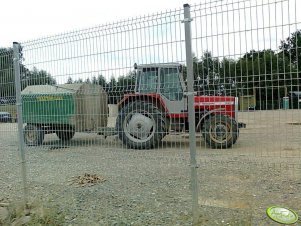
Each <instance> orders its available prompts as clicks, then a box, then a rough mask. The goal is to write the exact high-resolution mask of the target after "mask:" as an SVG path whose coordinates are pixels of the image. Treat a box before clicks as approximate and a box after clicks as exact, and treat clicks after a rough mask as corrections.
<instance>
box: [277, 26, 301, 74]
mask: <svg viewBox="0 0 301 226" xmlns="http://www.w3.org/2000/svg"><path fill="white" fill-rule="evenodd" d="M300 48H301V30H297V31H295V32H294V33H292V34H291V36H289V37H287V38H286V39H285V40H282V41H281V44H280V47H279V49H280V50H281V51H282V52H281V53H283V54H284V55H285V56H286V57H287V58H288V59H289V61H290V62H291V63H292V64H294V65H295V66H296V67H297V68H298V70H299V71H298V73H299V77H301V73H300V70H301V49H300Z"/></svg>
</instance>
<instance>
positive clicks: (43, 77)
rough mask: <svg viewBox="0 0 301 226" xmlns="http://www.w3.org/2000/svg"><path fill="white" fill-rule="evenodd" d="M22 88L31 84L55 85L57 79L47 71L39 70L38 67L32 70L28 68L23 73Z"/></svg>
mask: <svg viewBox="0 0 301 226" xmlns="http://www.w3.org/2000/svg"><path fill="white" fill-rule="evenodd" d="M21 83H22V88H25V87H26V86H29V85H31V86H32V85H55V84H56V80H55V79H54V78H53V77H52V76H51V75H50V74H49V73H48V72H46V71H44V70H38V69H37V68H36V67H34V68H33V70H32V71H29V70H27V69H26V71H25V72H23V73H22V78H21Z"/></svg>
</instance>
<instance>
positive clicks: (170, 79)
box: [0, 0, 301, 225]
mask: <svg viewBox="0 0 301 226" xmlns="http://www.w3.org/2000/svg"><path fill="white" fill-rule="evenodd" d="M298 4H299V3H298V1H296V0H269V1H268V0H267V1H266V0H256V1H239V0H233V1H213V0H212V1H205V2H202V3H200V4H197V5H192V6H189V5H185V7H184V8H185V10H186V13H184V10H183V8H182V9H176V10H170V11H168V12H164V13H157V14H152V15H145V16H141V17H137V18H132V19H129V20H124V21H119V22H115V23H111V24H105V25H101V26H98V27H93V28H89V29H85V30H79V31H73V32H69V33H65V34H61V35H55V36H51V37H46V38H41V39H36V40H33V41H27V42H21V43H20V44H19V43H14V50H15V51H13V49H12V48H2V49H0V85H1V90H0V97H1V99H0V104H1V105H0V112H1V115H0V117H1V118H0V121H1V124H0V131H1V136H0V139H1V172H4V173H3V174H2V177H0V179H1V181H2V182H3V183H1V184H0V186H1V191H3V192H2V194H1V195H0V204H1V202H2V203H6V201H7V202H13V200H17V199H18V198H22V197H23V198H24V196H25V200H26V202H27V203H28V202H29V203H34V204H31V206H30V209H31V210H30V211H31V214H28V213H27V214H25V213H23V215H27V216H29V218H26V219H28V222H30V223H32V224H35V223H36V222H40V223H44V224H51V223H52V224H57V225H69V224H72V225H73V224H74V225H191V224H195V225H273V222H272V220H271V219H269V218H268V217H267V216H266V209H267V208H268V207H269V206H272V205H282V206H286V207H289V208H292V209H294V210H295V211H296V212H297V213H300V214H301V209H300V206H301V205H300V203H301V196H300V194H301V193H300V191H301V162H300V160H301V151H300V150H301V149H300V146H301V141H300V139H299V137H300V134H301V129H300V125H301V113H300V110H299V108H300V106H301V105H300V103H301V102H300V98H299V96H300V90H299V82H300V79H299V77H300V51H301V50H300V46H301V43H300V42H301V36H300V34H301V33H300V29H301V28H300V22H301V20H300V17H299V15H298V14H297V8H298ZM190 47H191V49H192V53H191V52H190V51H189V49H190ZM14 63H15V65H14ZM13 66H15V68H18V70H14V68H13ZM17 72H19V74H18V73H17ZM15 78H16V79H15ZM18 80H19V81H18ZM2 122H3V123H2ZM7 122H8V123H7ZM18 126H19V128H18ZM17 132H19V133H17ZM18 149H19V153H20V154H19V156H20V157H19V156H18V155H17V153H18V152H17V150H18ZM19 169H20V170H19ZM20 172H21V173H20ZM41 206H43V207H41ZM1 208H2V209H5V208H6V207H2V206H1ZM10 208H11V207H10ZM10 208H8V207H7V208H6V209H8V210H10ZM2 209H1V210H2ZM45 209H47V210H49V209H50V210H53V209H55V210H56V211H55V212H54V213H52V212H51V211H48V213H49V212H50V213H51V214H48V215H47V214H46V215H47V217H46V218H47V219H48V220H49V221H48V222H47V221H46V220H45V214H44V213H45V211H44V210H45ZM43 214H44V215H43ZM23 215H22V214H19V215H18V213H16V212H14V214H11V215H6V216H5V217H2V218H0V223H4V224H10V223H12V222H14V221H16V219H18V218H19V219H23V220H24V218H22V216H23ZM43 217H44V218H43Z"/></svg>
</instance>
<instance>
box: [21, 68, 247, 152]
mask: <svg viewBox="0 0 301 226" xmlns="http://www.w3.org/2000/svg"><path fill="white" fill-rule="evenodd" d="M135 68H136V69H137V77H136V85H135V92H133V93H130V94H125V95H124V97H123V99H122V100H121V101H120V103H119V104H118V107H119V109H118V110H119V111H118V117H117V120H116V125H115V128H110V127H107V121H108V102H107V100H108V96H107V93H106V91H105V90H104V89H103V87H101V86H100V85H95V84H63V85H35V86H28V87H26V88H25V89H24V90H23V91H22V111H23V114H22V118H23V122H24V140H25V143H26V144H27V145H29V146H33V145H42V144H43V140H44V136H45V135H46V134H51V133H56V135H57V136H58V138H59V139H60V140H62V141H69V140H70V139H72V138H73V136H74V134H75V132H89V133H92V132H95V133H98V134H100V135H104V136H105V137H106V136H110V135H116V134H118V136H119V138H120V139H121V140H122V142H123V143H124V144H126V146H127V147H129V148H135V149H150V148H153V147H156V146H157V145H158V144H159V143H160V142H161V140H162V139H163V138H164V136H166V135H167V134H171V133H174V132H175V133H179V132H185V131H189V127H188V124H189V123H188V120H189V118H188V109H187V95H186V94H187V91H186V86H185V82H184V79H183V72H182V66H181V65H180V64H176V63H172V64H150V65H140V66H137V65H136V66H135ZM194 109H195V119H196V120H195V121H196V123H195V129H196V131H197V132H201V133H202V135H203V137H204V139H205V141H206V143H207V144H208V145H209V146H210V147H212V148H229V147H231V146H232V145H233V144H235V142H236V141H237V138H238V135H239V127H240V125H243V124H240V123H238V122H237V112H238V101H237V98H236V97H232V96H204V95H203V96H194Z"/></svg>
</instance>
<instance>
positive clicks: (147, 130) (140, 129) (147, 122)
mask: <svg viewBox="0 0 301 226" xmlns="http://www.w3.org/2000/svg"><path fill="white" fill-rule="evenodd" d="M116 131H117V133H118V136H119V138H120V140H122V142H123V143H124V144H125V145H127V147H128V148H134V149H150V148H153V147H155V146H157V145H158V144H159V143H160V142H161V140H162V138H163V137H164V135H165V134H166V132H167V126H166V121H165V119H164V117H163V115H162V112H161V111H160V110H159V109H158V108H157V107H156V106H154V105H153V104H151V103H149V102H144V101H137V102H133V103H129V104H128V105H125V106H124V107H123V108H122V109H121V111H120V112H119V114H118V117H117V121H116Z"/></svg>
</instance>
